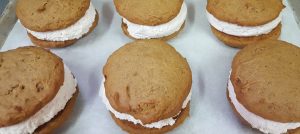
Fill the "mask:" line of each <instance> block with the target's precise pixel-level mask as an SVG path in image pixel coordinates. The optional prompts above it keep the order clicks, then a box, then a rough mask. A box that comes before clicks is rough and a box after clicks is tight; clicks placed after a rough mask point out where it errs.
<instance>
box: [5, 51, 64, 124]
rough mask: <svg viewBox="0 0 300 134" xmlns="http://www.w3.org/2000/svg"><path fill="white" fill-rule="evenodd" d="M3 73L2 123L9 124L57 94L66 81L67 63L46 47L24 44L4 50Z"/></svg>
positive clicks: (22, 117) (38, 108)
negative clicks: (23, 45)
mask: <svg viewBox="0 0 300 134" xmlns="http://www.w3.org/2000/svg"><path fill="white" fill-rule="evenodd" d="M29 50H30V51H29ZM0 75H1V78H0V83H1V84H0V89H1V90H0V96H1V97H0V99H1V101H0V115H2V116H0V126H1V127H5V126H9V125H13V124H15V123H18V122H20V121H23V120H25V119H27V118H28V117H30V116H32V115H33V114H35V113H36V112H37V111H39V110H40V109H41V108H42V107H43V106H45V105H46V104H48V102H49V101H51V100H52V99H53V98H54V97H55V95H56V93H57V92H58V90H59V88H60V87H61V85H62V84H63V82H64V65H63V63H62V60H61V59H60V58H59V57H57V56H55V55H53V54H52V53H50V52H48V51H46V52H45V50H44V49H42V48H34V47H23V48H18V49H15V50H9V51H7V52H1V53H0ZM49 78H51V79H49Z"/></svg>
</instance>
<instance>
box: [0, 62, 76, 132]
mask: <svg viewBox="0 0 300 134" xmlns="http://www.w3.org/2000/svg"><path fill="white" fill-rule="evenodd" d="M64 72H65V73H64V83H63V85H62V86H61V87H60V89H59V91H58V92H57V94H56V96H55V97H54V98H53V99H52V100H51V101H50V102H49V103H48V104H46V105H45V106H44V107H43V108H42V109H40V110H39V111H38V112H37V113H35V114H34V115H33V116H31V117H30V118H28V119H26V120H24V121H22V122H20V123H17V124H14V125H11V126H6V127H1V128H0V134H28V133H33V132H34V131H35V129H37V128H38V127H39V126H41V125H43V124H45V123H47V122H48V121H50V120H51V119H52V118H53V117H55V115H56V114H58V113H59V112H60V111H61V110H63V109H64V108H65V106H66V104H67V102H68V101H69V100H70V99H71V98H72V96H73V94H74V93H75V92H76V85H77V82H76V80H75V79H74V78H73V75H72V73H71V71H70V70H69V68H68V67H67V66H66V65H65V66H64Z"/></svg>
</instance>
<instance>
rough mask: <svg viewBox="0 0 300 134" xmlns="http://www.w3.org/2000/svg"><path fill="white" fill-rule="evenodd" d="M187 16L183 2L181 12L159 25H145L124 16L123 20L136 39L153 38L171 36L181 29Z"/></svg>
mask: <svg viewBox="0 0 300 134" xmlns="http://www.w3.org/2000/svg"><path fill="white" fill-rule="evenodd" d="M186 16H187V7H186V4H185V3H184V2H183V4H182V6H181V9H180V12H179V14H178V15H177V16H176V17H175V18H174V19H173V20H171V21H170V22H168V23H165V24H161V25H157V26H145V25H138V24H135V23H132V22H129V21H128V20H127V19H125V18H124V17H123V22H124V23H125V24H126V25H127V31H128V33H129V34H130V36H132V37H134V38H136V39H152V38H161V37H165V36H169V35H171V34H173V33H175V32H177V31H178V30H180V28H181V26H182V25H183V23H184V21H185V19H186Z"/></svg>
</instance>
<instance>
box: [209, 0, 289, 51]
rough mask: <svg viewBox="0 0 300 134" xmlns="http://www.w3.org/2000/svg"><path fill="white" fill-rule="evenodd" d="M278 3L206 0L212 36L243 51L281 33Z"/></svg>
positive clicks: (276, 1)
mask: <svg viewBox="0 0 300 134" xmlns="http://www.w3.org/2000/svg"><path fill="white" fill-rule="evenodd" d="M283 8H284V5H283V3H282V1H281V0H257V1H254V0H208V1H207V6H206V14H207V18H208V22H209V24H210V25H211V30H212V33H213V34H214V35H215V36H216V37H217V38H218V39H219V40H221V41H222V42H224V43H225V44H226V45H229V46H231V47H238V48H243V47H245V46H246V45H249V44H253V43H254V42H257V41H262V40H266V39H277V38H278V37H279V36H280V33H281V18H282V9H283Z"/></svg>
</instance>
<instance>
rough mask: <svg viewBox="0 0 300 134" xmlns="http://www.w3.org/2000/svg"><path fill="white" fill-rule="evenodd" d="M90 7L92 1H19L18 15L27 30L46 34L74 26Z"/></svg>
mask: <svg viewBox="0 0 300 134" xmlns="http://www.w3.org/2000/svg"><path fill="white" fill-rule="evenodd" d="M89 6H90V0H18V2H17V7H16V14H17V16H18V18H19V19H20V21H21V23H22V24H23V25H24V26H25V27H26V28H28V29H30V30H32V31H36V32H46V31H53V30H58V29H63V28H66V27H68V26H70V25H72V24H74V23H75V22H76V21H78V20H79V19H80V18H81V17H83V15H84V14H85V12H86V10H87V9H88V8H89Z"/></svg>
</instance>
